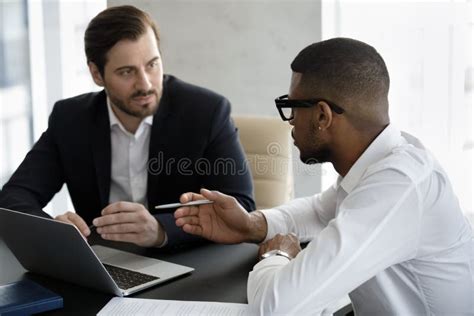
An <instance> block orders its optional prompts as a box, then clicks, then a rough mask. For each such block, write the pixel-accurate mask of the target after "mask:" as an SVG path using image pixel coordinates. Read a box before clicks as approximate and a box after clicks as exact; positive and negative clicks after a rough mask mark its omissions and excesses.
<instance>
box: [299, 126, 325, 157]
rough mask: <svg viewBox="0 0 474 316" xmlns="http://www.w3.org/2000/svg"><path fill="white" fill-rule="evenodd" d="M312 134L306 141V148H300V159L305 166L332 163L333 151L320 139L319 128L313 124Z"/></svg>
mask: <svg viewBox="0 0 474 316" xmlns="http://www.w3.org/2000/svg"><path fill="white" fill-rule="evenodd" d="M310 126H311V129H310V131H311V133H310V134H309V135H308V136H307V138H306V139H305V141H304V144H306V145H305V146H301V148H298V149H299V150H300V159H301V161H302V162H303V163H304V164H307V165H314V164H318V163H325V162H329V161H330V157H331V149H330V148H329V145H328V144H326V143H324V142H323V141H322V140H321V138H320V137H319V133H318V128H317V127H316V126H315V125H314V124H313V123H312V122H311V123H310Z"/></svg>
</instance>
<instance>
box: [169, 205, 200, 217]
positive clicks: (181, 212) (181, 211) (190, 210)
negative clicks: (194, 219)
mask: <svg viewBox="0 0 474 316" xmlns="http://www.w3.org/2000/svg"><path fill="white" fill-rule="evenodd" d="M198 214H199V207H198V206H185V207H180V208H178V209H177V210H176V211H175V212H174V217H175V218H180V217H184V216H195V215H198Z"/></svg>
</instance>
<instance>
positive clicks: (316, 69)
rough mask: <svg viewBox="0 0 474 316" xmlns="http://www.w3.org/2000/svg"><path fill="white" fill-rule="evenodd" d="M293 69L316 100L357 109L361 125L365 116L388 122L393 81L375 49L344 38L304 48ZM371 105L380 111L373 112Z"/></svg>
mask: <svg viewBox="0 0 474 316" xmlns="http://www.w3.org/2000/svg"><path fill="white" fill-rule="evenodd" d="M291 69H292V70H293V72H297V73H301V74H302V81H301V84H302V85H303V86H304V89H305V91H308V93H312V92H313V93H314V94H316V95H314V97H326V98H328V99H329V98H332V99H333V100H332V101H335V102H340V105H341V106H343V107H344V105H347V104H351V106H353V107H355V110H356V111H355V112H357V113H356V114H355V115H356V116H358V117H357V119H360V121H361V122H360V123H363V122H362V121H363V120H364V116H365V119H367V120H372V119H377V120H385V121H388V90H389V87H390V78H389V74H388V70H387V66H386V65H385V62H384V60H383V58H382V56H380V54H379V53H378V52H377V51H376V50H375V48H373V47H372V46H370V45H368V44H366V43H363V42H361V41H357V40H354V39H350V38H341V37H339V38H332V39H329V40H325V41H321V42H318V43H314V44H311V45H309V46H308V47H306V48H304V49H303V50H302V51H301V52H300V53H299V54H298V55H297V56H296V58H295V59H294V60H293V62H292V64H291ZM338 104H339V103H338ZM369 104H372V105H375V104H377V107H372V108H369V107H367V106H368V105H369ZM363 106H364V108H362V107H363ZM346 110H349V111H348V112H351V111H350V109H346ZM374 111H375V112H374ZM377 112H378V113H377ZM359 113H360V114H364V113H365V114H364V115H362V116H361V115H359ZM348 115H349V116H350V115H351V113H348ZM369 116H371V117H369Z"/></svg>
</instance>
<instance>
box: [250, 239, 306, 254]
mask: <svg viewBox="0 0 474 316" xmlns="http://www.w3.org/2000/svg"><path fill="white" fill-rule="evenodd" d="M274 249H277V250H281V251H284V252H286V253H287V254H289V255H290V256H291V257H292V258H294V257H296V255H297V254H298V253H299V252H300V251H301V246H300V242H299V240H298V238H297V237H296V236H295V235H294V234H288V235H281V234H277V235H276V236H275V237H273V238H272V239H270V240H267V241H266V242H264V243H263V244H261V245H260V248H259V249H258V257H259V258H260V256H261V255H263V254H264V253H265V252H268V251H270V250H274Z"/></svg>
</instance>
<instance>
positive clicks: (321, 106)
mask: <svg viewBox="0 0 474 316" xmlns="http://www.w3.org/2000/svg"><path fill="white" fill-rule="evenodd" d="M315 112H316V122H318V124H319V125H318V126H319V129H320V130H326V129H328V128H329V127H330V126H331V124H332V119H333V113H332V111H331V108H330V107H329V105H328V104H327V103H326V102H324V101H320V102H318V105H317V106H316V111H315Z"/></svg>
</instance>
